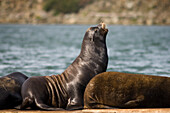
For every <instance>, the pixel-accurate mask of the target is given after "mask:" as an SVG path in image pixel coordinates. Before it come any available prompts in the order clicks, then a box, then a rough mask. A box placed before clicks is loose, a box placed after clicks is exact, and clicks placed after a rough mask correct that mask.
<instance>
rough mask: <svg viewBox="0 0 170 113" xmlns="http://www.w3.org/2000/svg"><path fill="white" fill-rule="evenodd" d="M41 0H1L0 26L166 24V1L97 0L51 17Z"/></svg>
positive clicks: (169, 3) (168, 22) (169, 21)
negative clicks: (101, 23) (75, 9)
mask: <svg viewBox="0 0 170 113" xmlns="http://www.w3.org/2000/svg"><path fill="white" fill-rule="evenodd" d="M43 3H44V0H1V1H0V24H50V25H52V24H66V25H68V24H98V23H100V22H101V21H103V22H105V23H107V24H108V25H168V26H169V25H170V13H169V11H170V7H169V6H170V1H169V0H145V1H143V0H133V1H131V0H119V1H116V0H97V1H94V2H93V3H91V4H88V5H87V6H86V7H84V8H81V9H80V10H79V12H78V13H69V14H63V13H60V14H58V15H56V16H55V15H53V11H50V12H46V11H44V9H43Z"/></svg>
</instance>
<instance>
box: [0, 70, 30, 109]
mask: <svg viewBox="0 0 170 113" xmlns="http://www.w3.org/2000/svg"><path fill="white" fill-rule="evenodd" d="M27 78H28V77H27V76H26V75H24V74H22V73H20V72H14V73H11V74H9V75H6V76H3V77H0V109H9V108H14V107H16V106H18V105H20V104H21V103H22V97H21V86H22V84H23V83H24V81H25V80H26V79H27Z"/></svg>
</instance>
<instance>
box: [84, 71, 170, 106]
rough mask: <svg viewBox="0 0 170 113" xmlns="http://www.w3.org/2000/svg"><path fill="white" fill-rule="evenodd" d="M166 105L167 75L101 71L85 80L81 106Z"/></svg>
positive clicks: (168, 100)
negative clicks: (85, 84) (87, 80)
mask: <svg viewBox="0 0 170 113" xmlns="http://www.w3.org/2000/svg"><path fill="white" fill-rule="evenodd" d="M167 107H168V108H169V107H170V77H162V76H153V75H143V74H130V73H120V72H104V73H101V74H98V75H96V76H95V77H94V78H93V79H91V80H90V82H89V83H88V85H87V87H86V89H85V93H84V108H88V109H93V108H94V109H99V108H167Z"/></svg>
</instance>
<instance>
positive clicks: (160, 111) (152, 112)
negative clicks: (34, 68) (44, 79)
mask: <svg viewBox="0 0 170 113" xmlns="http://www.w3.org/2000/svg"><path fill="white" fill-rule="evenodd" d="M67 112H68V113H170V108H156V109H155V108H154V109H84V110H74V111H40V110H15V109H8V110H0V113H67Z"/></svg>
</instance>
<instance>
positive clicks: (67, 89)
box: [21, 23, 108, 110]
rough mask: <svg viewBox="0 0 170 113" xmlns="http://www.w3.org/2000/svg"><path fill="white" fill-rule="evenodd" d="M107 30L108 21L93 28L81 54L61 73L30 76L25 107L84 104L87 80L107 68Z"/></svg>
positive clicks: (59, 107)
mask: <svg viewBox="0 0 170 113" xmlns="http://www.w3.org/2000/svg"><path fill="white" fill-rule="evenodd" d="M107 32H108V29H106V28H105V24H104V23H101V24H99V25H98V26H96V27H91V28H89V29H88V30H87V31H86V33H85V36H84V39H83V43H82V47H81V52H80V54H79V56H78V57H77V58H76V59H75V60H74V62H73V63H72V64H71V65H70V66H69V67H68V68H67V69H66V70H65V71H64V72H63V73H62V74H61V75H53V76H35V77H30V78H29V79H28V80H26V81H25V83H24V84H23V86H22V97H23V103H22V106H21V109H25V108H27V107H29V106H30V107H32V108H33V109H34V107H35V106H36V107H37V108H38V109H43V110H64V109H68V110H71V109H81V108H83V96H84V90H85V87H86V85H87V83H88V82H89V80H90V79H91V78H92V77H94V76H95V75H96V74H99V73H101V72H105V71H106V69H107V64H108V55H107V48H106V35H107Z"/></svg>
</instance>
